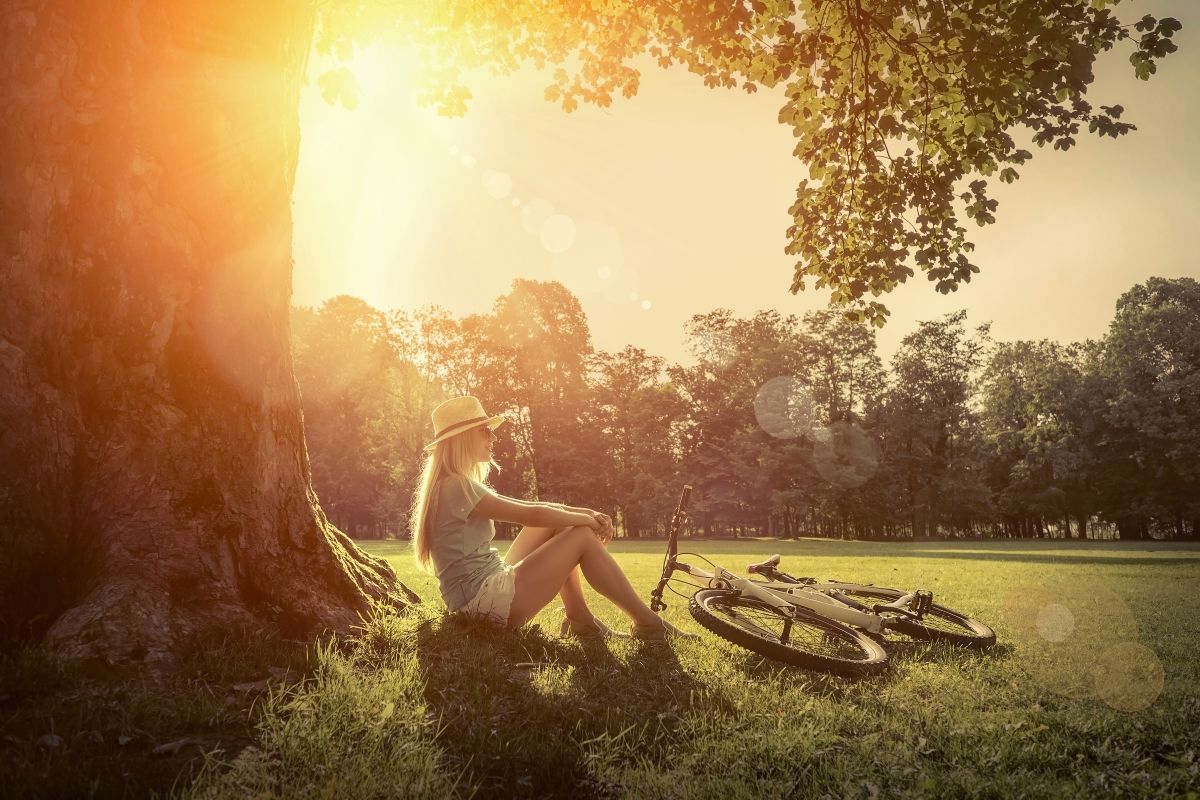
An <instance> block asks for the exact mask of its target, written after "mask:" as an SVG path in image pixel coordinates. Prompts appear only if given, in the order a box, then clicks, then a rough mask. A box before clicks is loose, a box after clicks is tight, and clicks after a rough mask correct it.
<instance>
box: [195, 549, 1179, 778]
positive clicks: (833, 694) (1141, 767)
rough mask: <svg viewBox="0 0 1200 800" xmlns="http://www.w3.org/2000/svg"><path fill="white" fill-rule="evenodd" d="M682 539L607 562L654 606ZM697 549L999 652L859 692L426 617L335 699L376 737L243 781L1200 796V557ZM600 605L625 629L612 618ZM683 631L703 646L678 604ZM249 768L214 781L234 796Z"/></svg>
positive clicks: (395, 637) (921, 654) (402, 552)
mask: <svg viewBox="0 0 1200 800" xmlns="http://www.w3.org/2000/svg"><path fill="white" fill-rule="evenodd" d="M366 546H367V548H368V549H369V550H370V551H371V552H372V553H374V554H375V555H379V556H383V557H385V558H387V559H388V560H389V561H390V562H391V563H392V565H393V566H394V567H395V568H396V569H397V570H398V571H399V572H400V573H401V576H402V578H403V580H404V581H405V582H407V583H408V584H409V585H410V586H411V587H412V588H414V589H416V590H417V591H418V593H420V594H421V595H422V597H425V598H434V597H436V584H435V582H434V581H433V580H432V579H430V578H429V577H428V576H424V575H421V574H419V573H417V572H416V571H415V569H414V568H413V566H412V562H411V559H410V557H409V554H408V551H407V549H406V545H405V544H404V543H399V542H384V543H366ZM502 546H503V545H502ZM663 546H664V545H663V542H658V541H647V542H626V541H620V542H616V543H614V544H613V545H612V550H613V552H614V553H615V554H616V555H617V557H618V559H619V560H620V562H621V563H622V564H623V565H624V567H625V568H626V569H627V571H628V572H629V574H630V577H631V580H632V581H633V583H634V585H635V586H636V587H638V588H639V589H641V590H643V591H644V592H646V593H648V592H649V590H650V588H651V587H652V585H653V583H654V581H655V579H656V578H657V575H658V572H659V569H660V564H661V553H662V549H663ZM681 548H682V549H684V550H692V551H695V552H699V553H701V554H703V555H706V556H708V557H710V558H714V559H715V560H717V561H718V562H719V563H722V564H723V565H724V566H727V567H731V568H739V569H740V568H744V566H745V565H746V564H747V563H750V562H751V561H754V560H759V559H761V558H765V557H766V556H769V555H770V554H772V553H775V552H778V553H781V554H782V556H783V568H784V569H786V570H788V571H790V572H791V573H792V574H797V575H814V576H817V577H836V578H841V579H844V580H871V581H874V582H877V583H879V584H881V585H898V586H903V587H928V588H931V589H933V591H934V592H935V596H936V598H937V599H938V600H939V601H940V602H943V603H945V604H947V605H950V606H952V607H956V608H959V609H962V610H969V611H970V612H972V613H973V614H975V615H976V616H978V617H979V618H981V619H982V620H984V621H986V622H988V623H990V624H992V625H993V626H994V627H995V629H996V631H997V634H998V639H999V644H998V645H997V647H996V648H994V649H993V650H991V651H990V652H985V653H974V652H966V651H960V650H956V649H953V648H948V647H944V646H924V645H915V646H909V647H908V648H907V649H905V648H904V647H900V646H898V647H897V649H896V651H895V652H894V655H893V661H892V666H891V668H890V669H889V670H888V672H887V673H885V674H884V675H883V676H882V677H879V678H875V679H867V680H861V681H847V680H844V679H840V678H833V677H827V676H824V675H819V674H814V673H810V672H805V671H801V670H796V669H792V668H787V667H780V666H777V665H775V664H774V663H772V662H770V661H766V660H764V659H762V658H760V657H759V656H757V655H754V654H751V653H749V652H746V651H743V650H740V649H738V648H735V647H733V646H731V645H729V644H727V643H725V642H724V641H722V640H719V639H717V638H715V637H712V636H709V635H708V634H707V633H705V635H704V638H703V639H702V640H701V641H700V642H681V643H676V644H674V645H673V646H671V647H662V646H645V645H643V646H639V645H636V644H632V643H630V642H628V641H616V640H610V641H609V642H606V643H603V644H587V645H585V644H581V643H579V642H577V641H560V640H557V639H556V638H554V637H553V634H554V633H556V632H557V629H558V624H559V622H560V621H561V614H560V613H558V612H556V611H554V610H553V607H552V608H551V609H549V610H547V611H546V612H544V613H543V614H542V615H541V616H540V617H539V618H538V620H537V622H538V623H540V630H539V631H531V632H527V633H522V634H520V635H503V634H493V633H490V632H487V631H481V630H477V629H473V628H471V627H464V626H463V625H462V624H456V623H453V622H449V621H447V619H446V618H445V617H444V615H442V614H441V613H439V612H438V611H437V610H436V609H434V608H429V609H424V610H422V611H421V612H419V613H417V614H415V615H413V616H412V617H411V618H410V619H401V620H394V621H391V622H389V623H386V624H375V625H373V626H371V628H370V630H369V634H368V635H367V636H366V637H365V638H364V639H363V641H362V642H360V643H359V645H358V646H357V647H356V648H355V649H353V650H352V651H351V653H350V654H349V655H348V656H345V657H339V659H338V660H337V662H336V663H337V666H336V669H334V670H333V672H332V673H331V674H330V675H328V676H327V677H326V678H324V680H326V681H328V682H329V687H328V688H327V689H324V690H323V692H324V693H325V694H335V695H341V694H343V693H344V694H345V698H344V699H341V700H339V701H338V702H344V703H350V702H352V701H351V700H350V699H349V698H350V697H355V698H357V700H355V701H353V702H357V703H358V705H357V706H356V708H357V714H359V715H360V716H359V717H356V718H355V719H357V720H358V721H357V724H355V725H351V726H349V727H347V728H346V729H343V730H337V729H332V728H331V729H330V730H329V731H328V732H327V734H326V735H327V736H329V740H328V745H327V746H326V747H319V746H314V747H313V749H312V751H311V752H310V753H305V754H304V758H303V761H302V767H301V766H300V765H301V760H299V759H298V760H297V762H296V764H295V767H294V768H298V769H300V772H299V773H298V774H297V775H295V776H293V775H288V774H286V773H284V772H283V771H282V769H281V768H282V766H283V765H282V764H280V765H279V766H278V767H274V768H273V770H279V771H278V772H275V773H274V774H272V775H270V776H269V779H267V778H268V776H267V775H265V774H264V775H262V776H261V777H260V778H259V779H257V780H255V781H252V782H251V783H250V784H246V785H245V788H249V787H251V786H252V787H253V788H255V789H272V790H274V791H276V792H277V793H278V794H280V795H286V794H289V793H291V792H292V791H304V790H307V791H312V790H313V789H312V787H313V786H317V785H318V784H319V783H321V781H326V780H328V781H330V783H328V784H323V783H321V785H330V786H332V785H338V786H343V788H344V789H345V790H347V795H350V796H352V795H354V794H356V793H357V792H358V791H359V790H360V789H361V790H362V793H363V794H371V793H373V792H376V791H378V792H379V793H381V794H386V793H387V790H386V789H385V788H382V787H386V786H387V785H388V784H389V783H390V785H391V786H392V787H394V788H396V789H397V790H399V787H401V786H403V787H405V788H404V790H402V792H401V793H404V794H422V793H429V794H435V795H436V794H440V793H442V792H444V791H449V790H450V789H451V787H452V786H456V787H457V788H458V789H459V790H461V792H462V793H463V794H472V793H473V794H474V795H475V796H477V797H508V796H549V795H560V796H567V795H571V796H619V797H639V798H640V797H646V798H650V797H713V798H717V797H720V798H730V797H746V798H761V797H798V798H799V797H821V796H830V797H852V798H873V797H909V796H934V795H936V796H943V797H1009V796H1025V797H1031V796H1034V797H1063V796H1087V797H1096V796H1146V797H1164V796H1187V795H1188V794H1189V792H1195V791H1197V789H1198V788H1200V775H1198V769H1200V760H1198V759H1197V754H1196V750H1197V743H1198V741H1197V736H1196V731H1198V730H1200V691H1198V690H1200V666H1198V662H1197V659H1196V658H1195V653H1194V650H1193V648H1194V647H1195V646H1196V642H1197V634H1196V632H1195V625H1194V623H1193V621H1192V620H1193V618H1194V612H1193V610H1192V608H1191V604H1190V603H1189V602H1188V599H1189V598H1190V597H1191V596H1192V594H1193V592H1194V589H1195V587H1196V586H1197V579H1200V548H1198V547H1196V546H1189V545H1178V544H1173V545H1160V544H1154V543H1150V544H1145V545H1130V544H1113V543H1107V544H1098V543H1095V544H1093V543H1085V544H1079V543H1072V542H1067V543H1045V542H1022V543H1015V544H1014V543H992V542H969V543H953V544H947V543H941V542H928V543H924V542H923V543H910V544H881V543H874V542H833V541H819V540H807V541H798V542H791V541H783V542H781V541H752V542H730V541H694V542H684V543H681ZM594 607H595V608H596V610H597V612H598V613H599V614H600V615H601V616H603V617H604V619H605V620H606V621H607V622H609V623H610V624H612V625H613V626H614V627H616V626H619V625H622V622H621V620H620V618H619V617H620V615H619V612H617V611H616V610H615V609H614V608H613V607H612V606H611V605H609V604H607V603H606V602H604V601H602V600H598V599H597V601H596V602H595V603H594ZM667 614H668V616H669V618H670V619H671V620H673V621H674V622H676V623H677V624H680V625H681V626H682V627H684V628H686V629H688V630H691V631H696V632H702V629H701V628H700V627H699V626H698V625H697V624H695V622H694V621H692V620H691V618H690V616H689V615H688V614H687V611H686V602H685V601H684V600H683V599H682V598H678V597H676V598H675V602H673V603H671V605H670V608H669V609H668V611H667ZM316 686H317V687H320V686H321V683H320V681H318V684H317V685H316ZM385 687H387V688H385ZM314 688H315V687H314ZM389 689H390V692H389ZM290 702H291V703H292V704H293V705H292V706H291V708H292V709H293V710H292V711H291V712H290V713H291V717H290V718H289V717H288V716H287V715H285V716H284V718H283V719H280V720H279V721H278V722H276V723H275V724H277V725H281V726H283V725H292V726H296V725H299V724H300V723H299V722H298V721H297V720H298V719H312V718H313V716H312V715H314V714H315V709H317V708H320V707H321V706H322V704H323V703H326V702H332V701H331V700H329V699H328V698H327V697H324V696H323V694H322V692H321V691H314V690H313V689H310V690H308V692H307V693H306V694H301V695H297V696H296V697H295V698H293V699H292V700H291V701H290ZM392 703H396V704H397V705H396V707H395V708H394V709H393V707H392V705H391V704H392ZM401 706H403V708H401ZM288 708H289V706H288V705H287V704H281V705H280V706H279V709H280V710H281V711H282V710H285V709H288ZM305 709H308V710H307V711H306V710H305ZM389 709H393V710H389ZM345 713H348V712H345ZM305 714H307V715H309V716H304V715H305ZM297 715H300V716H299V717H297ZM385 716H386V717H388V720H386V721H381V717H385ZM393 718H395V719H396V720H397V721H396V722H394V723H391V724H392V726H393V727H389V725H388V724H387V722H390V720H391V719H393ZM288 719H290V722H289V721H288ZM397 726H398V727H397ZM410 734H412V735H415V737H416V738H417V741H418V742H420V743H422V746H420V747H415V746H412V745H411V744H410V745H409V746H408V747H409V749H408V750H402V751H400V755H402V756H403V757H404V758H407V759H410V763H400V762H398V761H397V760H396V759H395V758H394V757H393V756H394V755H395V753H394V752H393V750H391V749H390V748H393V747H399V746H400V745H399V744H397V743H391V744H389V742H390V741H391V740H393V739H405V738H411V737H410ZM289 738H290V737H286V736H284V735H283V734H282V731H281V734H280V739H279V740H278V741H277V743H276V745H275V746H276V747H278V748H281V749H288V748H291V747H293V746H295V745H294V743H292V742H291V741H289ZM319 741H320V740H314V743H313V744H314V745H316V744H317V743H318V742H319ZM364 745H367V746H366V747H364ZM364 751H366V752H365V753H364ZM267 752H270V751H269V750H268V751H267ZM371 754H374V755H371ZM309 759H311V761H310V760H309ZM318 766H322V767H324V770H323V771H320V770H319V769H318ZM253 769H254V770H257V769H259V767H254V768H253ZM237 775H238V772H237V771H236V770H235V772H234V773H231V774H230V775H229V776H227V777H226V778H225V779H224V780H220V779H218V780H217V781H216V782H215V783H214V784H211V785H213V786H216V787H220V789H219V790H218V791H217V792H216V794H220V793H221V790H227V789H230V788H232V787H233V786H235V785H238V784H237V778H236V776H237ZM301 775H302V776H303V778H301V777H300V776H301ZM259 781H261V782H259ZM304 781H309V782H310V783H305V782H304ZM375 781H380V782H382V785H380V784H376V783H375ZM418 781H421V782H418ZM340 794H341V792H340V791H339V795H340Z"/></svg>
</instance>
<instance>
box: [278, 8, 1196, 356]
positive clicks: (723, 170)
mask: <svg viewBox="0 0 1200 800" xmlns="http://www.w3.org/2000/svg"><path fill="white" fill-rule="evenodd" d="M1117 11H1118V14H1119V16H1121V18H1122V19H1129V20H1133V19H1137V18H1138V17H1140V16H1141V15H1142V14H1145V13H1150V14H1154V15H1156V16H1160V17H1163V16H1174V17H1175V18H1177V19H1179V20H1180V21H1181V22H1182V23H1183V30H1182V31H1180V32H1179V33H1177V34H1176V35H1175V42H1176V43H1177V44H1178V45H1179V51H1178V52H1176V53H1174V54H1172V55H1171V56H1169V57H1168V58H1167V59H1166V60H1165V61H1163V62H1160V63H1159V67H1158V74H1157V75H1155V76H1154V77H1152V78H1151V80H1150V81H1149V82H1142V81H1138V80H1137V79H1136V78H1134V77H1133V69H1132V67H1131V66H1130V65H1129V63H1128V52H1129V50H1128V45H1126V46H1124V47H1119V48H1116V49H1114V50H1113V51H1110V52H1108V53H1105V54H1102V55H1101V56H1100V58H1099V60H1098V61H1097V64H1096V68H1095V74H1096V81H1095V83H1094V84H1093V85H1092V88H1091V90H1090V91H1089V94H1088V100H1089V101H1090V102H1091V103H1092V104H1093V106H1098V105H1102V104H1103V105H1113V104H1121V105H1123V106H1124V107H1125V114H1124V115H1123V117H1122V119H1123V120H1124V121H1128V122H1133V123H1134V124H1136V125H1137V126H1138V130H1137V131H1134V132H1132V133H1130V134H1128V135H1127V136H1124V137H1121V138H1120V139H1115V140H1114V139H1112V138H1105V139H1100V138H1099V137H1096V136H1094V135H1092V136H1087V135H1081V136H1079V137H1077V138H1078V141H1079V144H1078V146H1077V147H1075V148H1072V149H1071V150H1070V151H1068V152H1066V153H1063V152H1061V151H1054V150H1050V149H1046V148H1036V147H1032V146H1030V147H1029V148H1028V149H1030V150H1032V151H1033V153H1034V158H1033V160H1032V161H1030V162H1029V163H1027V164H1026V165H1025V166H1024V167H1023V168H1021V178H1020V180H1018V181H1017V182H1016V183H1014V184H1011V185H1005V184H1002V183H1000V182H998V181H995V180H992V181H989V188H990V189H992V191H993V197H994V198H995V199H997V200H998V201H999V204H1000V205H999V209H998V211H997V212H996V219H997V221H996V223H995V224H993V225H990V226H986V227H983V228H978V227H976V226H975V224H974V222H972V221H970V220H967V219H966V218H965V217H964V218H963V219H964V225H965V227H967V228H968V235H969V236H970V237H971V238H972V240H973V241H974V242H975V244H976V250H975V253H974V258H975V263H976V264H977V265H978V266H979V267H980V273H979V274H977V275H976V276H975V277H974V278H973V279H972V281H971V282H970V283H969V284H964V285H962V286H960V288H959V290H958V291H957V292H954V293H951V294H949V295H941V294H938V293H937V292H936V291H934V289H933V284H932V283H930V282H929V281H928V280H927V279H926V278H925V277H924V275H923V273H920V272H919V271H918V272H917V274H916V275H914V276H913V277H912V278H910V279H909V281H908V282H907V283H906V284H904V285H902V286H901V287H900V288H899V289H897V290H896V291H894V292H892V293H891V294H888V295H884V296H881V297H879V298H876V299H877V300H879V301H881V302H883V303H884V304H885V305H887V306H888V308H889V309H890V310H891V312H892V313H891V317H890V318H889V321H888V324H887V325H886V327H884V328H883V329H882V330H880V331H879V332H878V343H879V351H880V354H881V356H883V357H884V358H885V359H887V358H889V357H890V356H891V354H892V353H893V352H894V351H895V349H896V347H897V346H898V345H899V342H900V340H901V338H902V337H903V336H904V335H905V334H907V333H909V332H911V331H912V330H913V329H914V328H915V327H916V323H917V321H919V320H925V319H934V318H937V317H939V316H941V315H943V314H945V313H948V312H951V311H955V310H957V309H960V308H966V309H967V313H968V322H969V323H970V324H971V325H978V324H980V323H982V322H990V323H991V325H992V328H991V333H992V336H993V338H995V339H997V340H1001V341H1008V340H1015V339H1042V338H1048V339H1054V340H1058V341H1060V342H1064V343H1065V342H1069V341H1079V340H1083V339H1088V338H1099V337H1101V336H1103V335H1104V332H1105V330H1106V328H1107V326H1108V323H1109V321H1110V320H1111V318H1112V315H1113V309H1114V305H1115V303H1116V301H1117V298H1118V297H1119V296H1120V295H1121V294H1122V293H1123V292H1125V291H1127V290H1128V289H1129V288H1131V287H1132V286H1133V285H1134V284H1136V283H1139V282H1141V281H1144V280H1146V279H1147V278H1149V277H1151V276H1161V277H1166V278H1175V277H1182V276H1188V277H1193V278H1200V258H1197V257H1196V255H1195V249H1196V236H1195V228H1196V226H1197V225H1198V224H1200V157H1198V155H1197V151H1196V142H1197V141H1198V139H1197V135H1196V131H1197V130H1198V129H1200V90H1197V88H1196V86H1197V83H1196V79H1197V78H1200V3H1197V2H1195V1H1194V0H1147V1H1146V2H1126V3H1123V4H1121V5H1120V6H1118V8H1117ZM411 58H412V57H411V55H409V54H406V53H404V52H399V51H395V50H387V49H384V48H381V47H378V46H376V47H373V48H370V49H367V50H364V51H362V52H360V53H359V54H358V55H356V57H355V59H354V62H353V63H352V65H351V66H352V68H353V69H354V71H355V74H356V76H357V78H358V80H359V83H360V86H361V98H360V102H359V104H358V106H357V107H356V108H354V109H353V110H347V109H345V108H343V107H342V106H340V105H330V104H329V103H327V102H325V100H324V99H322V97H321V94H320V91H319V88H318V87H317V82H316V77H317V76H318V75H320V74H322V73H323V72H324V71H325V70H326V69H328V68H329V66H330V62H329V61H327V60H324V59H322V58H321V57H319V56H318V55H316V54H314V55H313V56H312V57H311V58H310V62H309V75H310V80H309V84H308V86H307V87H306V89H305V90H304V93H303V95H302V98H301V105H300V114H301V145H300V162H299V166H298V169H297V176H296V187H295V191H294V193H293V212H294V223H295V230H294V235H293V245H294V247H293V253H294V259H295V267H294V272H293V302H294V303H296V304H298V305H310V306H315V305H319V304H320V303H321V302H323V301H324V300H326V299H328V298H330V297H333V296H336V295H339V294H351V295H355V296H358V297H361V298H362V299H364V300H366V301H367V302H368V303H370V304H372V305H374V306H375V307H377V308H380V309H407V310H415V309H417V308H419V307H421V306H424V305H428V304H436V305H440V306H443V307H445V308H446V309H448V310H449V311H450V312H451V313H453V314H455V315H459V316H461V315H466V314H471V313H479V312H486V311H488V310H490V309H491V307H492V304H493V302H494V301H495V299H496V298H497V297H498V296H499V295H501V294H504V293H505V292H507V291H509V289H510V288H511V285H512V281H513V280H514V279H516V278H531V279H535V280H557V281H560V282H562V283H563V284H564V285H565V286H566V287H567V288H568V289H570V290H571V291H572V292H573V293H574V294H575V295H576V296H577V297H579V298H580V301H581V303H582V306H583V309H584V312H585V313H586V314H587V316H588V321H589V325H590V328H591V331H592V341H593V345H594V346H595V347H596V348H598V349H602V350H610V351H611V350H619V349H621V348H622V347H624V346H625V345H627V344H632V345H635V346H638V347H641V348H644V349H645V350H647V351H649V352H650V353H652V354H655V355H660V356H664V357H666V358H667V359H668V360H670V361H673V362H680V363H690V362H691V361H692V360H693V359H692V357H691V355H690V353H689V352H688V349H687V347H686V342H685V338H684V323H685V322H686V321H687V319H688V318H689V317H690V316H691V315H692V314H697V313H704V312H707V311H711V310H712V309H715V308H729V309H732V310H733V312H734V313H735V314H737V315H739V316H750V315H752V314H754V313H755V312H756V311H759V310H763V309H776V310H778V311H780V312H781V313H784V314H796V315H802V314H803V313H804V312H805V311H809V310H813V309H820V308H824V307H826V305H827V302H828V296H827V293H826V292H823V291H816V290H813V289H811V288H809V289H808V290H807V291H805V292H801V293H799V294H797V295H792V294H790V293H789V291H788V288H789V286H790V284H791V280H792V275H793V266H794V262H793V259H792V258H791V257H790V256H788V255H786V254H785V253H784V252H783V248H784V246H785V244H786V241H787V240H786V234H785V231H786V229H787V227H788V226H789V225H790V224H791V218H790V215H789V214H788V212H787V209H788V206H789V205H790V204H791V202H792V200H793V197H794V192H795V187H796V184H797V183H798V181H799V180H800V179H802V178H803V177H804V176H805V170H804V167H803V165H802V164H801V163H800V162H799V161H797V160H796V159H795V158H794V157H793V156H792V148H793V147H794V145H795V142H794V139H793V137H792V134H791V132H790V130H789V129H788V128H786V127H785V126H783V125H781V124H779V122H778V121H777V116H776V115H777V112H778V109H779V106H780V105H782V90H781V89H780V90H778V91H769V90H760V91H759V92H758V93H757V94H755V95H747V94H745V93H744V92H741V91H731V90H725V89H709V88H706V87H704V86H703V84H702V83H701V81H700V79H699V77H698V76H695V75H692V74H691V73H688V72H687V71H686V70H683V69H680V68H673V69H670V70H662V69H659V68H657V67H654V66H651V67H649V68H647V69H645V70H643V73H642V83H641V87H640V90H639V92H638V94H637V96H635V97H634V98H632V99H629V100H624V99H621V98H617V99H616V100H615V101H614V103H613V105H612V106H611V107H609V108H607V109H598V108H593V107H590V106H584V107H581V108H580V109H579V110H577V111H575V112H573V113H571V114H567V113H565V112H563V111H562V110H561V109H560V108H559V107H558V106H556V105H553V104H551V103H548V102H546V101H545V100H544V99H542V88H543V87H544V86H545V85H546V84H547V83H548V80H547V79H546V76H545V75H538V74H537V73H535V72H533V71H532V70H530V71H524V72H521V73H518V74H516V75H512V76H506V77H491V76H483V77H481V78H479V79H476V80H474V81H472V82H471V83H470V88H471V89H472V91H473V94H474V97H473V99H472V101H471V102H470V103H469V110H468V113H467V114H466V116H465V117H462V118H456V119H448V118H444V117H439V116H438V115H437V114H436V113H435V112H434V111H433V110H432V109H424V108H420V107H418V105H417V104H416V102H415V99H414V97H413V92H412V89H411V87H410V86H409V85H408V84H407V83H406V81H405V75H406V73H411V71H412V61H411ZM1020 136H1021V134H1020V132H1014V137H1016V138H1018V139H1019V138H1020ZM810 287H811V283H810Z"/></svg>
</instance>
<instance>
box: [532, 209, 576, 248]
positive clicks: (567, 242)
mask: <svg viewBox="0 0 1200 800" xmlns="http://www.w3.org/2000/svg"><path fill="white" fill-rule="evenodd" d="M538 235H539V236H540V238H541V240H542V247H544V248H546V250H547V251H548V252H550V253H563V252H566V251H567V250H568V249H570V247H571V245H573V244H574V243H575V220H573V219H571V218H570V217H568V216H567V215H566V214H555V215H554V216H552V217H549V218H547V219H546V221H545V222H543V223H542V228H541V230H540V231H539V234H538Z"/></svg>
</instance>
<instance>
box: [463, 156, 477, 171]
mask: <svg viewBox="0 0 1200 800" xmlns="http://www.w3.org/2000/svg"><path fill="white" fill-rule="evenodd" d="M462 165H463V166H464V167H466V168H467V169H474V168H475V156H473V155H471V154H470V153H464V154H463V157H462Z"/></svg>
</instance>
